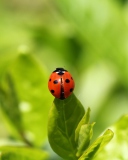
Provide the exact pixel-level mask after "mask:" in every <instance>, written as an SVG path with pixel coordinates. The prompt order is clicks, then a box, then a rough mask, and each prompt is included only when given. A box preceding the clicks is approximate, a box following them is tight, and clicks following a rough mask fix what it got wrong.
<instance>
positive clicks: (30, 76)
mask: <svg viewBox="0 0 128 160" xmlns="http://www.w3.org/2000/svg"><path fill="white" fill-rule="evenodd" d="M7 75H9V76H7ZM47 79H48V75H47V73H46V70H45V67H43V66H41V65H40V62H38V61H37V60H36V59H35V57H34V56H32V55H31V54H19V55H18V56H17V57H16V58H15V59H14V60H13V61H12V63H11V65H9V67H8V70H7V71H6V72H5V76H4V77H3V80H2V83H1V85H2V87H1V88H2V89H1V94H2V96H3V99H2V101H3V102H2V108H3V111H4V113H5V114H6V117H5V119H7V118H8V120H9V121H10V122H11V123H10V124H12V125H13V126H14V127H15V128H16V130H18V132H19V134H20V135H21V137H22V138H23V140H24V141H25V142H27V143H28V144H29V142H30V143H31V144H34V145H37V146H40V145H42V143H43V141H44V140H45V139H46V136H47V119H48V112H49V109H50V105H51V103H52V96H50V93H49V91H48V89H47ZM4 104H5V105H6V106H5V105H4ZM5 110H6V112H5ZM8 124H9V123H8ZM10 126H11V125H10ZM11 133H12V134H13V135H14V131H12V130H11Z"/></svg>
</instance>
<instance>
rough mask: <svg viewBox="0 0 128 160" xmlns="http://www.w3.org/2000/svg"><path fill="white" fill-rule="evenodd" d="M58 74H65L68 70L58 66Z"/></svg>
mask: <svg viewBox="0 0 128 160" xmlns="http://www.w3.org/2000/svg"><path fill="white" fill-rule="evenodd" d="M53 72H56V73H57V74H58V75H63V74H64V73H65V72H67V70H65V69H64V68H56V70H55V71H53Z"/></svg>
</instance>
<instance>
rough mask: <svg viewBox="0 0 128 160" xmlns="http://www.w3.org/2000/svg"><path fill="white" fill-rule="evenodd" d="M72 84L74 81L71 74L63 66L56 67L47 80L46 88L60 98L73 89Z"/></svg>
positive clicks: (67, 94)
mask: <svg viewBox="0 0 128 160" xmlns="http://www.w3.org/2000/svg"><path fill="white" fill-rule="evenodd" d="M74 86H75V83H74V80H73V78H72V75H71V74H70V73H69V72H68V71H67V70H65V69H64V68H56V70H55V71H53V72H52V74H51V75H50V78H49V81H48V88H49V90H50V92H51V94H52V95H53V96H54V97H56V98H59V99H61V100H63V99H65V98H67V97H69V96H70V94H71V93H72V92H73V90H74Z"/></svg>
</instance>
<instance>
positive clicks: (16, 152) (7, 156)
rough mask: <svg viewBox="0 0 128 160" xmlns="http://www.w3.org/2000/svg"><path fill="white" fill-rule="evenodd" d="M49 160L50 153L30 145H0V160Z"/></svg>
mask: <svg viewBox="0 0 128 160" xmlns="http://www.w3.org/2000/svg"><path fill="white" fill-rule="evenodd" d="M37 157H38V160H47V159H48V154H47V153H46V152H43V151H41V150H37V149H31V148H28V147H0V160H14V159H15V160H36V159H37Z"/></svg>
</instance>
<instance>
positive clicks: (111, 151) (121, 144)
mask: <svg viewBox="0 0 128 160" xmlns="http://www.w3.org/2000/svg"><path fill="white" fill-rule="evenodd" d="M110 128H111V129H112V130H113V131H114V138H113V139H112V141H111V143H109V144H108V146H106V147H104V149H102V150H101V152H100V153H99V154H97V156H96V157H95V160H99V159H103V158H105V159H106V160H110V159H113V160H116V159H119V160H123V159H128V153H127V146H128V136H127V135H128V115H124V116H122V117H121V118H120V119H119V120H118V121H117V122H116V123H115V124H114V125H112V126H111V127H110Z"/></svg>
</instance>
